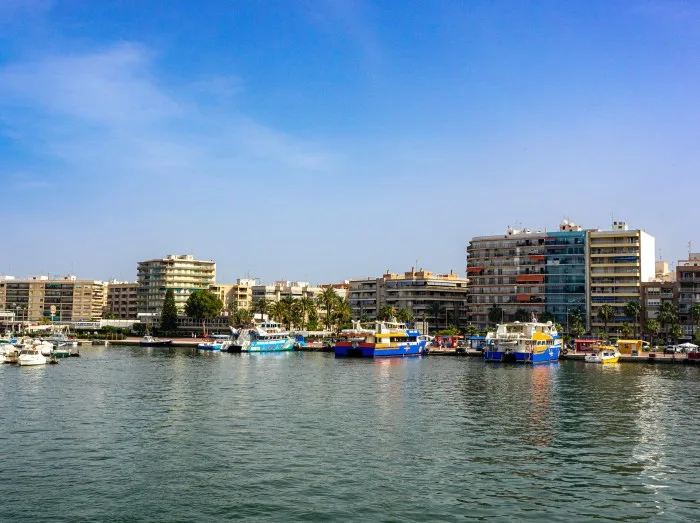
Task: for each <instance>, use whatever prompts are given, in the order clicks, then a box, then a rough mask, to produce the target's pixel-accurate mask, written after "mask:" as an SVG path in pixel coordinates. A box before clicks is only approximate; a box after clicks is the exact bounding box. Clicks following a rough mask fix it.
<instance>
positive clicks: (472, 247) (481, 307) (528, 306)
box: [467, 227, 563, 330]
mask: <svg viewBox="0 0 700 523" xmlns="http://www.w3.org/2000/svg"><path fill="white" fill-rule="evenodd" d="M546 241H547V233H545V232H541V231H531V230H529V229H513V228H510V227H509V228H508V229H507V231H506V234H505V235H497V236H477V237H475V238H472V240H471V241H470V242H469V245H468V246H467V277H468V278H469V286H468V292H467V296H468V297H467V302H468V313H467V318H468V320H469V322H471V323H472V324H473V325H474V326H476V327H477V328H478V329H480V330H485V329H486V328H488V326H489V324H490V323H491V322H490V321H489V319H488V313H489V309H491V308H492V307H493V306H494V305H496V306H498V307H500V309H501V310H502V316H501V319H502V321H513V319H514V316H515V313H516V311H518V310H519V309H524V310H525V311H527V312H528V313H530V314H533V313H534V314H535V315H538V316H539V315H541V314H542V313H543V312H544V311H545V305H546V292H545V272H546V255H547V245H546ZM559 241H560V242H561V241H563V240H559ZM550 247H551V249H552V250H553V249H555V245H551V246H550ZM553 305H554V304H553Z"/></svg>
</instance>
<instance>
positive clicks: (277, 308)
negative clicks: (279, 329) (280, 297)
mask: <svg viewBox="0 0 700 523" xmlns="http://www.w3.org/2000/svg"><path fill="white" fill-rule="evenodd" d="M270 316H272V319H273V320H275V321H276V322H278V323H286V321H287V306H286V305H285V304H284V303H282V302H281V301H276V302H274V303H273V304H272V305H270Z"/></svg>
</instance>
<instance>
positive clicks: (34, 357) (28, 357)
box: [17, 349, 48, 366]
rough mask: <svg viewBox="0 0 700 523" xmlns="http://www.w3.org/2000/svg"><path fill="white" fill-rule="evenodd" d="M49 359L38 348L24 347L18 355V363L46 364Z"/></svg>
mask: <svg viewBox="0 0 700 523" xmlns="http://www.w3.org/2000/svg"><path fill="white" fill-rule="evenodd" d="M47 362H48V360H47V359H46V358H45V357H44V356H43V355H42V354H41V352H40V351H38V350H37V349H22V350H21V351H20V353H19V356H18V357H17V365H22V366H24V365H45V364H46V363H47Z"/></svg>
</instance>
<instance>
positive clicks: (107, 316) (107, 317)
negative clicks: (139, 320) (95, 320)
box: [102, 312, 117, 320]
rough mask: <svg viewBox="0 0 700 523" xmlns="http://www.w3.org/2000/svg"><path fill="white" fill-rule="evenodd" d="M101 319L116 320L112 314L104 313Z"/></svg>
mask: <svg viewBox="0 0 700 523" xmlns="http://www.w3.org/2000/svg"><path fill="white" fill-rule="evenodd" d="M102 319H103V320H116V319H117V315H116V314H114V313H113V312H105V313H104V314H103V315H102Z"/></svg>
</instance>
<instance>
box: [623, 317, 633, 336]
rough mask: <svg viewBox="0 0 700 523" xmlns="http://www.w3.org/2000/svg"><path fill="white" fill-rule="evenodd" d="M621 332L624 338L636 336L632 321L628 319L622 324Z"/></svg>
mask: <svg viewBox="0 0 700 523" xmlns="http://www.w3.org/2000/svg"><path fill="white" fill-rule="evenodd" d="M620 334H622V337H623V338H629V337H630V336H634V327H632V325H631V324H630V322H628V321H626V322H624V323H623V324H622V327H620Z"/></svg>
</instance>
